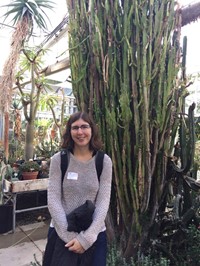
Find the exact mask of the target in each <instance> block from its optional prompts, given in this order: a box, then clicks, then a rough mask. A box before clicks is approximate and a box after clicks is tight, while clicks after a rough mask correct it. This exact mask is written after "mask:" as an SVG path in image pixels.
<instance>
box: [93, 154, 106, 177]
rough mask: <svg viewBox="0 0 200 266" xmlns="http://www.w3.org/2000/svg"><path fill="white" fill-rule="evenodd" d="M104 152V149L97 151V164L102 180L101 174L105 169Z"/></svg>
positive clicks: (98, 174) (98, 173)
mask: <svg viewBox="0 0 200 266" xmlns="http://www.w3.org/2000/svg"><path fill="white" fill-rule="evenodd" d="M104 154H105V153H104V152H103V151H97V153H96V155H95V166H96V171H97V176H98V180H99V181H100V176H101V173H102V170H103V159H104Z"/></svg>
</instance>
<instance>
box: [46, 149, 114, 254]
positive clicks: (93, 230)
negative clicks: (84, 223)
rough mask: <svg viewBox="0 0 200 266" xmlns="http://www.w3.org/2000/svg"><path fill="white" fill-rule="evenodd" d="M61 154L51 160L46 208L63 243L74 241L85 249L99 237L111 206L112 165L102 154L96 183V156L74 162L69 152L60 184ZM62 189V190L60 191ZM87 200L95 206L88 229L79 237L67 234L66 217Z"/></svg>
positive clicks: (73, 233)
mask: <svg viewBox="0 0 200 266" xmlns="http://www.w3.org/2000/svg"><path fill="white" fill-rule="evenodd" d="M60 164H61V156H60V152H58V153H56V154H55V155H54V156H53V157H52V158H51V164H50V172H49V186H48V207H49V211H50V214H51V217H52V221H53V225H54V227H55V228H56V232H57V233H58V235H59V237H60V238H61V239H62V240H63V241H64V242H66V243H67V242H69V241H70V240H72V239H73V238H76V239H77V240H78V241H79V242H80V244H81V245H82V247H83V248H84V249H85V250H87V249H88V248H89V247H90V246H92V244H93V243H94V242H95V241H96V239H97V236H98V234H99V233H100V232H101V231H104V230H105V222H104V221H105V217H106V214H107V211H108V207H109V203H110V192H111V179H112V162H111V159H110V157H109V156H108V155H106V154H105V156H104V161H103V170H102V174H101V176H100V182H99V181H98V177H97V173H96V166H95V157H92V159H90V160H89V161H87V162H82V161H79V160H77V159H76V158H75V157H74V156H73V155H72V154H71V153H70V160H69V165H68V169H67V172H66V174H65V177H64V181H63V184H61V169H60ZM62 189H63V191H62ZM86 200H91V201H92V202H93V203H95V212H94V214H93V222H92V224H91V226H90V227H89V228H88V229H87V230H86V231H82V232H80V233H79V234H78V233H75V232H68V231H67V226H68V224H67V219H66V215H67V214H69V213H70V212H71V211H73V210H74V209H75V208H77V207H79V206H80V205H82V204H83V203H85V201H86Z"/></svg>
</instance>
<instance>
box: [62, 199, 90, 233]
mask: <svg viewBox="0 0 200 266" xmlns="http://www.w3.org/2000/svg"><path fill="white" fill-rule="evenodd" d="M94 210H95V206H94V204H93V203H92V201H91V200H86V202H85V203H84V204H83V205H81V206H79V207H78V208H76V209H74V210H73V211H72V212H70V213H69V214H68V215H67V222H68V228H67V230H68V231H69V232H72V231H73V232H77V233H80V232H81V231H85V230H86V229H88V227H89V226H90V225H91V223H92V215H93V213H94Z"/></svg>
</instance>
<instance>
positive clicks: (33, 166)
mask: <svg viewBox="0 0 200 266" xmlns="http://www.w3.org/2000/svg"><path fill="white" fill-rule="evenodd" d="M19 170H20V172H38V171H39V170H40V166H39V164H38V163H36V162H34V161H27V162H24V163H23V164H21V165H20V167H19Z"/></svg>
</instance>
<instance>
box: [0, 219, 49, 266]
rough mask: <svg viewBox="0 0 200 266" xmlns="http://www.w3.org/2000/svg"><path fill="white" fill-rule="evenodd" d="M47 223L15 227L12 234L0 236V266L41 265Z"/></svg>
mask: <svg viewBox="0 0 200 266" xmlns="http://www.w3.org/2000/svg"><path fill="white" fill-rule="evenodd" d="M48 228H49V221H47V222H39V223H33V224H29V225H25V226H17V228H16V230H15V232H14V233H6V234H0V266H30V265H32V264H31V262H32V263H33V262H35V259H36V260H37V261H38V262H39V263H41V262H42V253H43V251H44V249H45V245H46V236H47V232H48Z"/></svg>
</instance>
